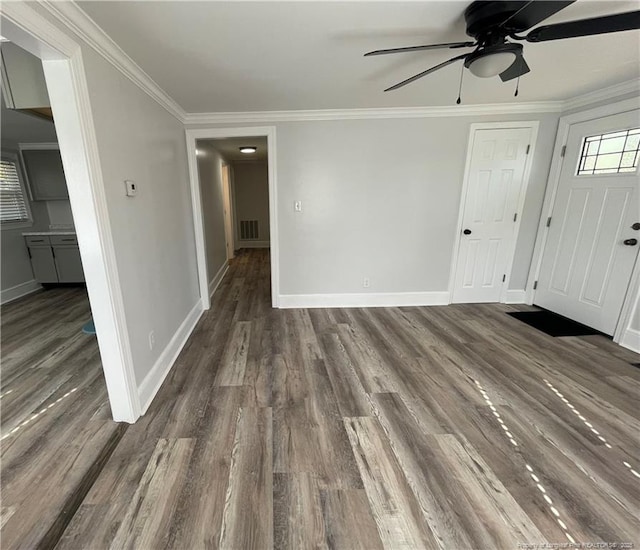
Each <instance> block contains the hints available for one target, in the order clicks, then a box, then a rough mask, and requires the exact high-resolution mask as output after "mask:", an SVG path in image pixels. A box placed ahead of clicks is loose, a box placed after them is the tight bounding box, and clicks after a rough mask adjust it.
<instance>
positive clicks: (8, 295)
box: [0, 279, 42, 304]
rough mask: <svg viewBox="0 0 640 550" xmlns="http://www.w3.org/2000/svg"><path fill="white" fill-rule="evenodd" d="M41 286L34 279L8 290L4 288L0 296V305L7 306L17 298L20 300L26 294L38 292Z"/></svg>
mask: <svg viewBox="0 0 640 550" xmlns="http://www.w3.org/2000/svg"><path fill="white" fill-rule="evenodd" d="M41 288H42V286H40V283H38V282H37V281H36V280H35V279H31V280H30V281H27V282H26V283H20V284H19V285H16V286H12V287H10V288H5V289H4V290H3V291H2V293H1V294H0V303H2V304H8V303H9V302H13V301H14V300H17V299H18V298H22V297H23V296H26V295H27V294H31V293H32V292H35V291H36V290H40V289H41Z"/></svg>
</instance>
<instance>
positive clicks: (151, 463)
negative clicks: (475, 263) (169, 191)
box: [58, 250, 640, 550]
mask: <svg viewBox="0 0 640 550" xmlns="http://www.w3.org/2000/svg"><path fill="white" fill-rule="evenodd" d="M269 304H270V295H269V257H268V252H267V251H264V250H253V251H246V252H243V253H241V254H240V255H239V257H238V258H237V259H236V260H234V262H233V265H232V267H231V269H230V272H229V274H228V275H227V276H226V278H225V280H224V281H223V283H222V285H221V287H220V289H219V290H218V292H217V293H216V294H215V296H214V300H213V306H212V309H211V310H210V311H209V312H207V313H206V314H205V315H204V316H203V318H202V319H201V321H200V323H199V325H198V327H197V329H196V331H195V333H194V334H193V336H192V337H191V338H190V340H189V342H188V343H187V346H186V347H185V349H184V351H183V353H182V354H181V356H180V358H179V360H178V362H177V364H176V365H175V367H174V369H173V370H172V372H171V373H170V375H169V378H168V379H167V381H166V382H165V384H164V386H163V387H162V389H161V391H160V393H159V395H158V396H157V398H156V400H155V401H154V403H153V404H152V406H151V409H150V411H149V412H148V413H147V414H146V415H145V416H144V417H143V418H142V419H141V420H140V421H139V422H138V423H137V424H135V425H133V426H131V427H130V428H129V429H128V430H127V432H126V434H125V435H124V437H123V438H122V441H121V442H120V443H119V445H118V447H117V448H116V450H115V451H114V453H113V454H112V456H111V458H110V459H109V461H108V462H107V463H106V465H105V467H104V469H103V471H102V473H101V474H100V476H99V477H98V479H97V480H96V483H95V484H94V486H93V488H92V489H91V491H90V492H89V493H88V495H87V497H86V499H85V501H84V502H83V504H82V505H81V506H80V508H79V510H78V513H77V514H76V516H75V517H74V518H73V520H72V521H71V523H70V525H69V527H68V529H67V531H66V532H65V534H64V536H63V537H62V539H61V541H60V543H59V545H58V547H59V548H61V549H66V548H69V549H75V548H92V549H93V548H96V549H97V548H108V547H111V548H230V549H253V548H255V549H268V548H278V549H287V548H291V549H296V550H297V549H305V548H339V549H341V548H344V549H351V548H363V549H367V550H369V549H376V548H386V549H394V550H395V549H405V548H407V549H408V548H416V549H418V548H420V549H422V548H433V549H444V550H450V549H456V550H462V549H466V548H469V549H472V548H473V549H496V548H517V547H518V544H519V543H532V544H533V543H543V542H551V543H570V542H571V541H576V542H598V541H600V542H634V543H635V544H636V545H638V544H640V537H639V533H640V519H639V516H640V490H639V489H640V477H638V476H639V475H640V474H638V472H640V458H639V457H640V453H639V452H638V451H639V450H640V449H639V444H638V434H639V433H640V431H639V429H640V408H639V407H638V398H639V397H640V396H639V394H638V387H639V385H640V370H639V369H637V368H634V367H632V366H631V365H630V364H629V362H634V361H638V356H637V355H635V354H632V353H630V352H628V351H626V350H624V349H622V348H619V347H617V346H615V345H613V344H612V343H611V342H610V341H608V340H607V339H605V338H604V337H599V336H596V337H594V336H590V337H587V338H551V337H549V336H547V335H545V334H542V333H540V332H537V331H536V330H534V329H532V328H530V327H528V326H527V325H525V324H523V323H521V322H519V321H517V320H516V319H513V318H512V317H510V316H508V315H506V314H505V312H506V311H511V310H513V309H523V308H522V307H518V308H514V307H513V306H504V305H497V304H491V305H456V306H447V307H431V308H417V307H412V308H378V309H313V310H272V309H271V308H270V306H269ZM524 309H526V308H524ZM551 386H552V387H553V388H554V389H552V387H551ZM634 472H635V473H634Z"/></svg>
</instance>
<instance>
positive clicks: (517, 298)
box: [504, 289, 527, 304]
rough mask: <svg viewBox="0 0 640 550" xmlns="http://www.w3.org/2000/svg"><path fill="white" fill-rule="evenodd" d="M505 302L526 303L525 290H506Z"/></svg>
mask: <svg viewBox="0 0 640 550" xmlns="http://www.w3.org/2000/svg"><path fill="white" fill-rule="evenodd" d="M504 303H505V304H526V303H527V291H526V290H524V289H522V290H507V297H506V299H505V302H504Z"/></svg>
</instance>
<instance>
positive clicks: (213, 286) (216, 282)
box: [209, 260, 229, 298]
mask: <svg viewBox="0 0 640 550" xmlns="http://www.w3.org/2000/svg"><path fill="white" fill-rule="evenodd" d="M228 270H229V261H228V260H225V262H224V263H223V264H222V265H221V266H220V269H218V273H216V274H215V275H214V277H213V279H211V280H210V281H209V298H211V297H212V296H213V294H214V292H215V291H216V290H218V287H219V286H220V283H221V282H222V279H224V276H225V275H226V274H227V271H228Z"/></svg>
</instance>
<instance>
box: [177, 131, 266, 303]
mask: <svg viewBox="0 0 640 550" xmlns="http://www.w3.org/2000/svg"><path fill="white" fill-rule="evenodd" d="M187 148H188V153H189V170H190V176H191V190H192V200H193V211H194V225H195V234H196V248H197V256H198V274H199V281H200V296H201V300H202V304H203V308H204V309H209V307H210V304H211V296H212V295H213V292H214V291H215V289H216V288H217V286H218V284H219V283H220V281H221V280H222V277H223V276H224V274H225V272H226V270H227V267H228V262H229V261H233V260H234V258H235V259H236V260H237V259H238V258H237V256H238V255H245V256H246V255H250V256H252V257H256V259H259V260H261V261H260V263H264V262H266V263H267V265H270V267H271V283H270V291H271V292H270V294H271V300H270V301H271V305H272V307H277V305H278V241H277V217H276V204H277V203H276V184H275V128H273V127H266V128H216V129H207V130H187ZM248 251H252V252H250V253H249V252H248ZM258 256H259V257H260V258H258ZM263 256H264V258H263Z"/></svg>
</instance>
